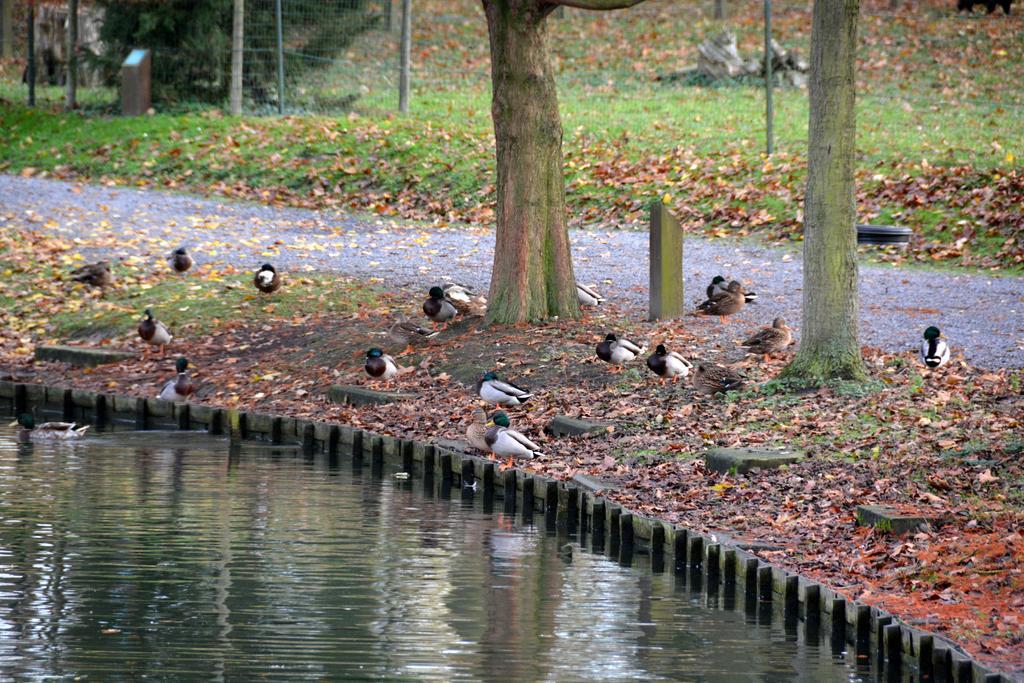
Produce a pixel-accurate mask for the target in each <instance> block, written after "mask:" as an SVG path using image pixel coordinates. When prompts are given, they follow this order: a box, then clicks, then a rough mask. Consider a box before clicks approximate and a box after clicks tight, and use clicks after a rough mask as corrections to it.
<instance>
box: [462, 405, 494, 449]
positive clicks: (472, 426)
mask: <svg viewBox="0 0 1024 683" xmlns="http://www.w3.org/2000/svg"><path fill="white" fill-rule="evenodd" d="M486 435H487V413H485V412H484V411H483V409H482V408H477V409H476V410H474V411H473V421H472V422H470V423H469V426H468V427H466V443H468V444H469V445H470V446H472V447H473V448H475V449H477V450H478V451H483V452H484V453H489V452H490V451H491V447H490V446H488V445H487V439H486Z"/></svg>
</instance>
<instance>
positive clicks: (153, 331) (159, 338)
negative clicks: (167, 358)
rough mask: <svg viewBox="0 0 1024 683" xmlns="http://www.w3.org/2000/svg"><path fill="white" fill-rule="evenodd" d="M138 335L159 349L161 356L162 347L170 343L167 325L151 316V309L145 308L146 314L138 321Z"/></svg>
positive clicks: (162, 352)
mask: <svg viewBox="0 0 1024 683" xmlns="http://www.w3.org/2000/svg"><path fill="white" fill-rule="evenodd" d="M139 337H140V338H141V339H142V341H144V342H146V343H147V344H149V345H150V346H155V347H157V348H158V349H160V356H161V358H162V357H163V355H164V348H165V347H166V346H167V345H168V344H170V343H171V339H173V337H172V336H171V333H170V332H169V331H168V330H167V326H166V325H164V324H163V323H162V322H160V321H159V320H157V319H156V318H154V317H153V311H152V310H150V309H148V308H147V309H146V315H145V317H144V318H143V319H142V322H140V323H139Z"/></svg>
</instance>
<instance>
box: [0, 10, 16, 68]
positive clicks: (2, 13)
mask: <svg viewBox="0 0 1024 683" xmlns="http://www.w3.org/2000/svg"><path fill="white" fill-rule="evenodd" d="M13 7H14V0H0V31H2V33H0V41H3V52H0V56H2V57H4V58H10V57H13V56H14V27H13V25H12V24H11V22H12V21H14V13H13V12H12V11H11V9H12V8H13Z"/></svg>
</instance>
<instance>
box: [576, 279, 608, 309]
mask: <svg viewBox="0 0 1024 683" xmlns="http://www.w3.org/2000/svg"><path fill="white" fill-rule="evenodd" d="M576 299H577V300H578V301H579V302H580V306H590V307H591V308H594V307H596V306H600V305H601V304H603V303H604V297H603V296H601V295H600V294H598V293H597V290H596V289H594V288H593V287H591V286H590V285H585V284H583V283H582V282H577V283H576Z"/></svg>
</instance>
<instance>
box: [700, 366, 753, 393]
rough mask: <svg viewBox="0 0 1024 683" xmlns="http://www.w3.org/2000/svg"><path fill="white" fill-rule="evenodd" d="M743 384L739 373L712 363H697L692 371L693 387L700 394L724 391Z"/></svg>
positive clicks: (737, 387) (741, 386)
mask: <svg viewBox="0 0 1024 683" xmlns="http://www.w3.org/2000/svg"><path fill="white" fill-rule="evenodd" d="M743 385H744V380H743V377H741V376H740V375H739V373H737V372H736V371H735V370H732V369H730V368H726V367H723V366H721V365H715V364H714V363H698V364H697V369H696V370H694V371H693V387H694V388H695V389H696V390H697V391H698V392H700V393H702V394H720V393H725V392H726V391H734V390H737V389H742V388H743Z"/></svg>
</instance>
